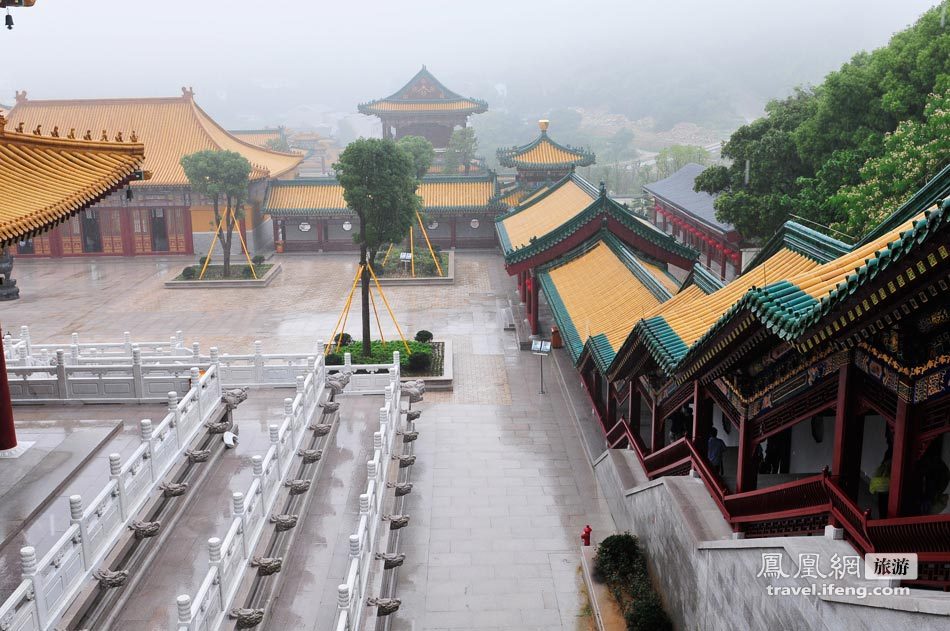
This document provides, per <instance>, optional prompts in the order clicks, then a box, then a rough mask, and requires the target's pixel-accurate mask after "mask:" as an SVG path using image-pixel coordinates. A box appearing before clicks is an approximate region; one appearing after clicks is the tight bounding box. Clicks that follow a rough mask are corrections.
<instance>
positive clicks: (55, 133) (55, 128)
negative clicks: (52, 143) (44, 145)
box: [49, 125, 59, 138]
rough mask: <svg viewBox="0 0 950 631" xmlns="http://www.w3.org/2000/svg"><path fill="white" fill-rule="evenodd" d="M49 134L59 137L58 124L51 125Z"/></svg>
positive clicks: (52, 136)
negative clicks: (51, 129) (51, 128)
mask: <svg viewBox="0 0 950 631" xmlns="http://www.w3.org/2000/svg"><path fill="white" fill-rule="evenodd" d="M49 135H50V137H51V138H59V125H53V131H51V132H50V134H49Z"/></svg>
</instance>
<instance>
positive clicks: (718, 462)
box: [706, 427, 726, 477]
mask: <svg viewBox="0 0 950 631" xmlns="http://www.w3.org/2000/svg"><path fill="white" fill-rule="evenodd" d="M725 450H726V443H724V442H723V441H722V439H721V438H719V432H718V430H716V428H715V427H713V428H710V430H709V441H708V442H707V444H706V459H707V460H709V464H710V466H711V467H712V470H713V471H715V472H716V473H717V474H718V475H719V476H720V477H722V454H723V452H724V451H725Z"/></svg>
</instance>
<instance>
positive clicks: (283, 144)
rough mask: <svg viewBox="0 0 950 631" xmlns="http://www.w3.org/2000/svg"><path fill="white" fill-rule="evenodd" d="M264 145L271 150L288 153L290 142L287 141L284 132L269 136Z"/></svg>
mask: <svg viewBox="0 0 950 631" xmlns="http://www.w3.org/2000/svg"><path fill="white" fill-rule="evenodd" d="M264 145H265V146H266V147H267V148H268V149H270V150H271V151H282V152H284V153H290V143H289V142H287V136H285V135H284V134H280V135H279V136H278V137H277V138H271V139H270V140H268V141H267V142H265V143H264Z"/></svg>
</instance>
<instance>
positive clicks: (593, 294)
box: [548, 242, 660, 351]
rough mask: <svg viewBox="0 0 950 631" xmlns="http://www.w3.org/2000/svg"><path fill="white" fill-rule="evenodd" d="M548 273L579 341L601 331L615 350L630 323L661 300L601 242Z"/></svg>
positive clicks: (628, 329)
mask: <svg viewBox="0 0 950 631" xmlns="http://www.w3.org/2000/svg"><path fill="white" fill-rule="evenodd" d="M548 275H549V277H550V278H551V281H552V282H553V283H554V285H555V287H556V288H557V292H558V294H559V296H560V298H561V302H562V303H563V304H564V309H565V310H566V311H567V313H568V314H569V315H570V318H571V322H572V323H573V324H574V328H575V329H577V333H578V336H579V337H580V339H581V343H583V342H584V341H585V340H586V339H587V338H589V337H592V336H595V335H598V334H601V333H602V334H604V336H606V338H607V340H608V342H609V343H610V346H611V347H612V348H613V349H614V351H616V350H617V349H619V348H620V346H621V344H623V342H624V340H625V339H626V338H627V335H628V334H629V333H630V330H631V329H632V328H633V325H634V324H636V322H637V321H638V320H639V319H640V318H642V317H644V314H646V313H647V312H648V311H650V310H651V309H654V308H655V307H657V305H659V304H660V302H659V300H658V299H657V298H656V296H654V295H653V293H652V292H650V290H649V289H647V287H646V286H644V285H643V283H641V282H640V281H639V279H637V277H636V276H634V275H633V273H632V272H631V271H630V270H629V269H628V268H627V266H626V265H625V264H624V263H623V261H621V260H620V259H619V258H617V255H616V254H614V252H613V251H612V250H611V249H610V248H609V247H608V246H607V245H606V244H604V243H603V242H599V243H598V244H597V245H596V246H594V247H593V248H592V249H591V250H590V251H588V252H586V253H584V254H583V255H581V256H578V257H577V258H574V259H571V260H570V261H568V262H567V263H565V264H564V265H561V266H559V267H556V268H554V269H551V270H549V271H548Z"/></svg>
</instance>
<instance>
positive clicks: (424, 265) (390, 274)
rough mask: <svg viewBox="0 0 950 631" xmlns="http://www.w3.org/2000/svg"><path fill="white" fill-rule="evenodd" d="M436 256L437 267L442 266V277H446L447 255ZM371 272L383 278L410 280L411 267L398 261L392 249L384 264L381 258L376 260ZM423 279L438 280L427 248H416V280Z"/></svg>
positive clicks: (441, 253) (396, 253) (437, 253)
mask: <svg viewBox="0 0 950 631" xmlns="http://www.w3.org/2000/svg"><path fill="white" fill-rule="evenodd" d="M436 256H438V257H439V265H441V266H442V275H443V276H445V275H448V273H449V255H448V254H446V253H445V252H436ZM373 270H374V271H375V272H376V275H377V276H379V277H383V276H385V277H386V278H412V269H411V266H409V265H408V264H406V263H403V262H402V261H400V260H399V252H397V251H396V250H395V248H393V251H392V252H391V253H390V254H389V258H388V259H387V260H386V263H385V264H383V259H382V258H377V262H376V264H375V265H374V267H373ZM425 277H435V278H439V272H438V270H436V268H435V263H434V262H433V261H432V255H431V254H429V250H428V248H422V249H420V248H418V247H417V248H416V278H425Z"/></svg>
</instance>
